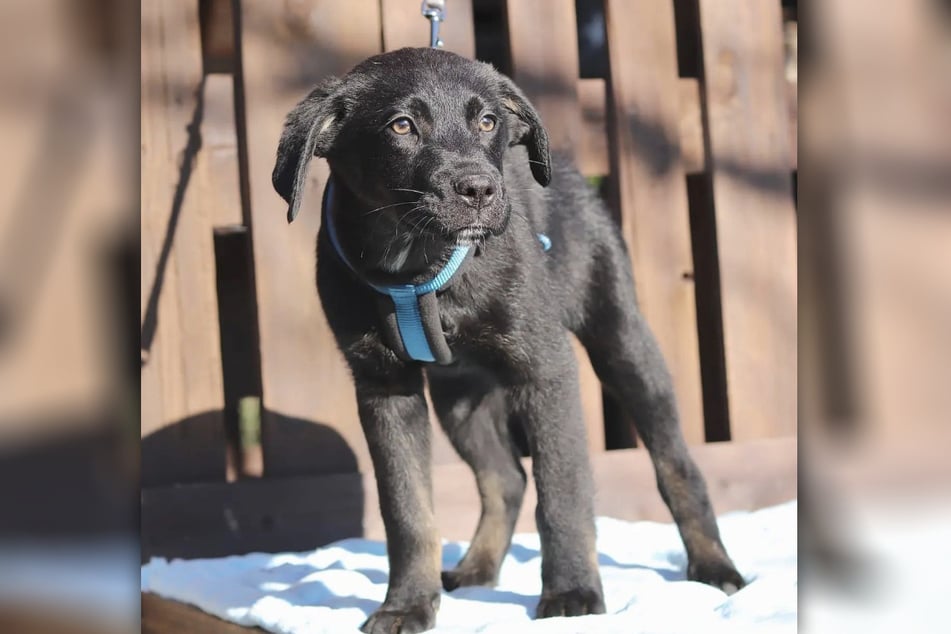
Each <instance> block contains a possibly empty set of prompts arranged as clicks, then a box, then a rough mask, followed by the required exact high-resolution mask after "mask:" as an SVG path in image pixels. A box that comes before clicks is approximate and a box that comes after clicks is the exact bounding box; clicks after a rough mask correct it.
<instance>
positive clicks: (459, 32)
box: [380, 0, 475, 58]
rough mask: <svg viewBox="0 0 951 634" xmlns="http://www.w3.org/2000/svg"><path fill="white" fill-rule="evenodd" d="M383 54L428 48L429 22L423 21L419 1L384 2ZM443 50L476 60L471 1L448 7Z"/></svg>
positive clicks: (441, 33) (455, 0)
mask: <svg viewBox="0 0 951 634" xmlns="http://www.w3.org/2000/svg"><path fill="white" fill-rule="evenodd" d="M380 4H381V7H382V18H383V50H386V51H395V50H396V49H398V48H403V47H404V46H415V47H428V46H429V21H428V20H426V19H425V18H423V15H422V13H421V12H420V4H421V3H420V2H419V1H418V0H381V2H380ZM439 37H440V39H442V41H443V43H444V46H443V48H444V49H445V50H447V51H452V52H453V53H458V54H459V55H462V56H463V57H469V58H473V57H475V27H474V26H473V23H472V0H452V2H447V3H446V20H445V21H444V22H443V23H442V24H441V25H440V27H439Z"/></svg>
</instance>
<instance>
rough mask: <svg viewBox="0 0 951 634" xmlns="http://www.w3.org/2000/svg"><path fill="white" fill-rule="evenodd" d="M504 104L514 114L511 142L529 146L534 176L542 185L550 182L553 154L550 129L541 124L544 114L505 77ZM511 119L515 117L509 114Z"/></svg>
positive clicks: (503, 80) (503, 79) (503, 85)
mask: <svg viewBox="0 0 951 634" xmlns="http://www.w3.org/2000/svg"><path fill="white" fill-rule="evenodd" d="M502 104H503V105H504V106H505V108H506V110H508V111H509V112H511V113H512V114H513V115H515V117H514V123H515V125H514V130H513V131H512V135H511V138H510V140H509V145H520V144H521V145H525V146H527V147H528V159H529V161H531V162H530V163H529V166H530V167H531V168H532V175H533V176H534V177H535V180H536V181H538V184H539V185H541V186H542V187H545V186H547V185H548V183H549V182H551V154H550V153H549V150H548V132H546V131H545V126H544V125H542V120H541V117H539V116H538V112H536V111H535V107H534V106H532V104H531V103H530V102H529V101H528V98H527V97H525V95H524V94H523V93H522V91H521V90H519V88H518V86H516V85H515V84H514V83H513V82H512V80H511V79H509V78H508V77H503V78H502ZM509 120H510V121H511V120H513V118H512V117H509Z"/></svg>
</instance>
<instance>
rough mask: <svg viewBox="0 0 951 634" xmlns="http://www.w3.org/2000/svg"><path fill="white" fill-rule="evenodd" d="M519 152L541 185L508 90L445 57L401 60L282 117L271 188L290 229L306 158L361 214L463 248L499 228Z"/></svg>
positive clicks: (537, 161) (536, 143) (540, 138)
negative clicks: (506, 174) (325, 166)
mask: <svg viewBox="0 0 951 634" xmlns="http://www.w3.org/2000/svg"><path fill="white" fill-rule="evenodd" d="M519 144H521V145H525V146H526V147H527V150H528V161H529V166H530V168H531V172H532V174H533V175H534V177H535V180H537V181H538V182H539V183H540V184H541V185H547V184H548V181H549V179H550V177H551V163H550V157H549V151H548V135H547V134H546V132H545V129H544V127H543V126H542V123H541V120H540V118H539V116H538V113H537V112H536V111H535V108H534V107H532V105H531V104H530V103H529V102H528V100H527V99H526V98H525V95H523V94H522V92H521V91H520V90H519V89H518V88H517V87H516V86H515V84H513V83H512V81H511V80H510V79H508V78H507V77H505V76H504V75H501V74H500V73H498V72H496V71H495V70H494V69H493V68H492V67H491V66H489V65H488V64H483V63H481V62H474V61H471V60H468V59H465V58H463V57H460V56H458V55H455V54H453V53H449V52H446V51H442V50H433V49H401V50H398V51H394V52H392V53H386V54H384V55H378V56H376V57H371V58H369V59H367V60H366V61H364V62H362V63H361V64H359V65H358V66H357V67H355V68H354V69H353V70H352V71H350V73H348V74H347V75H346V76H344V77H343V78H342V79H337V78H331V79H329V80H327V81H325V82H324V83H323V84H321V85H320V86H318V87H317V88H316V89H314V90H313V91H312V92H311V93H310V94H309V95H308V96H307V98H306V99H304V100H303V101H302V102H301V103H299V104H298V105H297V107H296V108H294V110H292V111H291V113H290V114H289V115H288V117H287V121H286V123H285V126H284V132H283V134H282V136H281V141H280V144H279V147H278V152H277V164H276V165H275V166H274V172H273V175H272V181H273V183H274V188H275V189H276V190H277V192H278V193H279V194H280V195H281V197H282V198H284V200H286V201H287V203H288V205H289V206H288V211H287V218H288V222H290V221H291V220H293V219H294V217H295V216H296V215H297V212H298V209H299V207H300V202H301V201H300V196H301V193H302V191H303V185H304V181H305V178H306V175H307V167H308V164H309V163H310V159H311V158H312V157H314V156H319V157H325V158H326V159H327V160H328V161H329V163H330V168H331V171H332V172H333V175H334V179H335V180H337V181H340V182H341V183H342V184H343V185H344V186H346V187H347V188H348V189H349V190H350V191H351V192H352V193H353V194H354V195H355V196H356V197H357V198H358V199H360V201H361V202H362V203H363V205H364V206H365V207H366V208H367V209H379V212H380V213H386V214H389V215H392V216H394V217H396V218H397V219H398V220H400V221H402V222H405V223H406V224H407V225H408V226H412V227H415V228H419V227H425V229H424V231H426V232H427V233H431V234H440V235H442V236H444V237H446V238H449V239H452V240H455V241H457V242H466V241H469V240H472V239H477V238H480V237H484V236H485V235H487V234H488V233H494V234H498V233H499V232H501V231H502V229H504V227H505V225H506V223H507V220H508V213H509V212H508V210H509V203H508V200H507V197H506V193H505V183H504V179H503V174H502V161H503V157H504V156H505V153H506V151H507V150H508V148H509V147H510V146H513V145H519Z"/></svg>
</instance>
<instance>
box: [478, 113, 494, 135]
mask: <svg viewBox="0 0 951 634" xmlns="http://www.w3.org/2000/svg"><path fill="white" fill-rule="evenodd" d="M479 129H480V130H482V131H483V132H492V130H495V117H493V116H492V115H490V114H487V115H482V118H481V119H479Z"/></svg>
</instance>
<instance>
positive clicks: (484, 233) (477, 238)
mask: <svg viewBox="0 0 951 634" xmlns="http://www.w3.org/2000/svg"><path fill="white" fill-rule="evenodd" d="M491 233H492V232H491V231H489V230H488V229H487V228H486V227H484V226H483V225H470V226H468V227H463V228H462V229H459V230H458V231H456V232H454V234H453V238H454V239H455V242H456V246H460V247H467V246H472V245H474V244H478V243H479V242H483V241H485V239H486V238H488V237H489V234H491Z"/></svg>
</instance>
